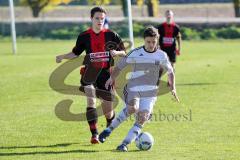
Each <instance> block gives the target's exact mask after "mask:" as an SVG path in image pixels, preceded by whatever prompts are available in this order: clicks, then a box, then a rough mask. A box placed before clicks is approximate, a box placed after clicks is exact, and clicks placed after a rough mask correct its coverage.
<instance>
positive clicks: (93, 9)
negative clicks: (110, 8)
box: [91, 7, 107, 17]
mask: <svg viewBox="0 0 240 160" xmlns="http://www.w3.org/2000/svg"><path fill="white" fill-rule="evenodd" d="M96 12H101V13H105V14H106V13H107V12H106V10H105V9H104V8H102V7H94V8H92V9H91V17H93V16H94V14H95V13H96Z"/></svg>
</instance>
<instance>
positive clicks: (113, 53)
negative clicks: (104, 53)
mask: <svg viewBox="0 0 240 160" xmlns="http://www.w3.org/2000/svg"><path fill="white" fill-rule="evenodd" d="M110 54H111V56H112V57H115V56H116V55H117V54H118V53H117V51H116V50H110Z"/></svg>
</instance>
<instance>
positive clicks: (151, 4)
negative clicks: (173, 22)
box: [137, 0, 159, 17]
mask: <svg viewBox="0 0 240 160" xmlns="http://www.w3.org/2000/svg"><path fill="white" fill-rule="evenodd" d="M144 2H145V4H146V5H147V10H148V16H149V17H157V16H158V6H159V0H137V5H139V6H142V5H144Z"/></svg>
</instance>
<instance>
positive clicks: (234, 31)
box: [217, 26, 240, 39]
mask: <svg viewBox="0 0 240 160" xmlns="http://www.w3.org/2000/svg"><path fill="white" fill-rule="evenodd" d="M217 37H219V38H223V39H236V38H240V28H236V27H235V26H231V27H228V28H221V29H220V30H219V31H218V32H217Z"/></svg>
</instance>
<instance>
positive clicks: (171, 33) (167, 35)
mask: <svg viewBox="0 0 240 160" xmlns="http://www.w3.org/2000/svg"><path fill="white" fill-rule="evenodd" d="M157 29H158V33H159V34H160V38H159V45H160V47H161V49H163V48H169V49H173V50H175V49H176V37H177V36H178V34H179V32H180V28H179V26H178V25H177V24H175V23H172V24H167V23H166V22H165V23H163V24H161V25H159V26H158V27H157Z"/></svg>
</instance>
